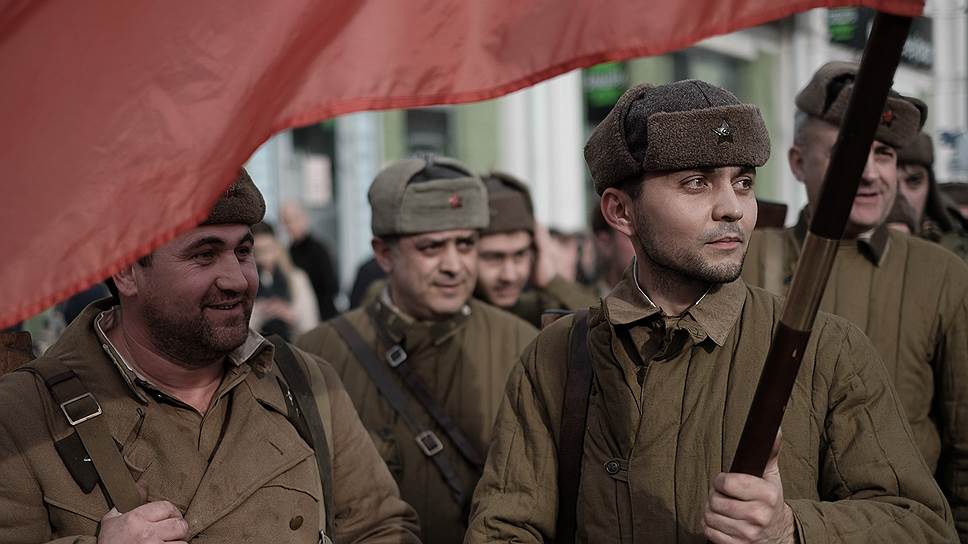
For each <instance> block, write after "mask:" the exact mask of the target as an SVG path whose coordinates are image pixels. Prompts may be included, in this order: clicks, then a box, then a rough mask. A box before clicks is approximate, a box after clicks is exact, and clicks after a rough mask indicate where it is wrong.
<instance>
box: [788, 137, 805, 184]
mask: <svg viewBox="0 0 968 544" xmlns="http://www.w3.org/2000/svg"><path fill="white" fill-rule="evenodd" d="M803 161H804V156H803V150H802V149H800V146H798V145H792V146H790V149H789V150H788V151H787V162H789V163H790V171H791V172H793V177H795V178H797V181H799V182H800V183H803V178H804V173H803Z"/></svg>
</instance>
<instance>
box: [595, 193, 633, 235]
mask: <svg viewBox="0 0 968 544" xmlns="http://www.w3.org/2000/svg"><path fill="white" fill-rule="evenodd" d="M601 206H602V216H603V217H604V218H605V222H606V223H608V224H609V225H610V226H611V227H612V228H613V229H615V230H617V231H618V232H621V233H622V234H624V235H626V236H630V237H631V236H632V235H633V233H634V232H635V227H634V224H633V223H632V199H631V198H630V197H629V195H628V194H627V193H626V192H625V191H622V190H621V189H616V188H615V187H609V188H608V189H605V192H604V193H602V202H601Z"/></svg>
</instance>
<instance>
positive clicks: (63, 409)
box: [60, 393, 101, 427]
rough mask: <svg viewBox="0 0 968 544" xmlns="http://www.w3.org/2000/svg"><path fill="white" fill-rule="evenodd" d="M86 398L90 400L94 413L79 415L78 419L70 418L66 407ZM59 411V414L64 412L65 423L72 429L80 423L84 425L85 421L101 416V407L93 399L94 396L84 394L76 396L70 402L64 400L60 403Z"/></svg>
mask: <svg viewBox="0 0 968 544" xmlns="http://www.w3.org/2000/svg"><path fill="white" fill-rule="evenodd" d="M86 398H90V399H91V402H93V403H94V408H95V409H94V411H93V412H91V413H89V414H84V415H81V416H80V417H78V418H76V419H75V418H74V416H72V415H71V413H70V412H69V411H68V406H69V405H71V404H74V403H75V402H80V401H82V400H84V399H86ZM60 409H61V412H64V415H65V416H66V417H67V422H68V423H70V424H71V426H72V427H77V426H78V425H80V424H81V423H84V422H85V421H87V420H89V419H91V418H95V417H97V416H99V415H101V405H100V404H98V402H97V399H96V398H94V395H92V394H90V393H84V394H83V395H78V396H76V397H74V398H72V399H70V400H66V401H64V402H62V403H60Z"/></svg>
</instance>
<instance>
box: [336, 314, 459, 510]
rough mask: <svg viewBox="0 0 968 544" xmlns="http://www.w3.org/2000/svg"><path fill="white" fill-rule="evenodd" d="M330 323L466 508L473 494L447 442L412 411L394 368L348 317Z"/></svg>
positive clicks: (457, 501)
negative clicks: (446, 451)
mask: <svg viewBox="0 0 968 544" xmlns="http://www.w3.org/2000/svg"><path fill="white" fill-rule="evenodd" d="M330 323H331V324H332V325H333V328H334V329H336V332H337V333H339V335H340V337H341V338H342V339H343V341H344V342H346V345H347V347H349V348H350V351H352V352H353V356H354V357H355V358H356V360H357V361H359V363H360V364H361V365H363V368H364V369H365V370H366V373H367V374H368V375H369V376H370V380H372V381H373V383H374V384H375V385H376V387H377V389H379V390H380V394H381V395H382V396H383V398H384V399H385V400H386V401H387V402H389V403H390V406H392V407H393V409H394V411H396V412H397V413H398V414H400V417H401V419H403V421H404V423H406V424H407V427H410V430H411V431H412V432H413V433H414V435H415V437H414V438H415V440H416V441H417V445H418V446H419V447H420V449H421V450H422V451H423V452H424V455H426V456H427V457H429V458H430V460H431V461H432V462H433V463H434V465H435V466H436V467H437V470H438V471H439V472H440V474H441V476H443V478H444V481H445V482H446V483H447V487H449V488H450V491H451V495H452V496H453V497H454V501H455V502H456V503H457V504H458V505H461V507H465V506H466V505H467V502H468V499H469V498H470V497H469V494H468V493H467V492H466V491H465V490H464V483H463V482H462V481H461V479H460V477H459V476H458V475H457V471H456V470H454V467H453V466H451V464H450V461H449V460H448V459H447V457H446V456H444V455H441V452H442V451H443V449H444V446H443V442H441V441H440V439H439V438H437V435H436V434H435V433H434V432H433V430H432V429H430V428H428V427H426V426H424V425H423V424H422V423H421V422H420V420H419V419H418V418H417V416H416V415H414V414H413V413H412V412H411V410H410V403H409V402H408V400H407V397H406V395H405V394H404V392H403V389H402V388H401V387H400V386H399V385H398V384H397V383H396V380H395V379H394V375H393V373H392V372H391V371H390V368H389V367H390V365H389V364H387V363H386V362H384V361H383V360H381V359H380V358H379V357H378V356H377V354H376V353H375V352H374V351H373V348H372V347H371V346H369V345H368V344H367V343H366V341H365V340H363V337H362V336H360V333H359V332H357V331H356V329H355V328H354V327H353V325H352V323H350V322H349V321H348V320H347V319H346V318H345V317H344V316H339V317H336V318H335V319H333V320H331V321H330Z"/></svg>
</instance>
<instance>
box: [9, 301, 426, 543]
mask: <svg viewBox="0 0 968 544" xmlns="http://www.w3.org/2000/svg"><path fill="white" fill-rule="evenodd" d="M98 304H100V306H99V305H98ZM106 309H107V306H106V305H104V304H103V303H95V305H92V306H89V307H88V308H87V310H85V312H84V313H83V314H81V316H79V317H78V318H77V319H76V320H75V321H74V323H72V324H71V326H70V327H68V328H67V329H66V330H65V332H64V334H63V336H62V337H61V339H60V340H59V341H58V342H57V343H56V344H55V345H54V346H53V347H52V348H50V350H48V351H47V353H46V354H45V356H44V357H41V358H40V359H37V360H36V361H34V362H32V363H30V364H32V365H43V364H45V362H47V361H49V360H50V359H57V360H59V361H60V362H61V363H63V364H64V365H66V366H67V367H68V368H70V369H72V370H74V372H76V373H77V375H78V376H79V378H80V380H81V381H82V382H83V383H84V384H85V385H86V386H87V388H88V389H89V390H90V392H91V393H92V394H93V395H94V397H95V398H96V399H97V401H98V402H99V404H100V406H101V409H102V411H103V415H102V416H100V417H104V418H105V419H106V422H107V425H108V428H109V429H110V432H111V435H112V437H113V438H114V440H115V441H116V442H117V443H118V445H119V447H120V448H121V453H122V455H123V457H124V462H125V464H126V465H127V468H128V469H129V470H130V472H131V474H132V476H133V478H134V480H135V482H136V484H137V487H138V489H139V490H140V492H141V495H142V498H143V499H144V500H145V501H160V500H167V501H170V502H171V503H173V504H174V505H175V506H176V507H177V508H178V509H179V510H180V511H181V512H182V514H183V515H184V517H185V520H186V521H187V522H188V525H189V528H190V533H191V535H190V537H189V539H188V540H189V541H190V542H193V543H199V544H200V543H205V542H213V543H214V542H219V543H229V542H231V543H242V542H259V543H269V542H271V543H283V542H285V543H305V544H316V543H317V541H318V540H319V538H320V537H319V531H320V528H321V525H322V524H321V522H320V516H321V515H322V512H321V509H320V506H319V504H320V501H321V500H322V487H321V483H320V477H319V471H318V468H317V464H316V460H315V456H314V453H313V450H312V448H311V447H310V446H309V445H308V444H307V443H306V442H305V441H303V440H302V438H300V435H299V434H298V432H297V431H296V429H295V428H294V426H293V425H292V424H291V423H290V420H289V419H288V418H287V417H286V414H287V405H286V402H285V399H284V397H283V393H282V388H281V386H280V385H279V383H278V382H277V376H280V374H279V373H278V369H277V368H276V367H275V364H274V363H273V346H272V345H271V344H270V343H268V342H266V341H265V340H263V339H261V337H258V335H255V334H254V333H253V334H251V335H250V339H249V341H248V342H246V344H245V345H244V346H242V347H241V348H239V350H236V352H233V354H231V355H230V359H231V362H229V363H228V366H229V368H227V371H226V375H225V377H224V379H223V382H222V384H221V386H220V387H219V389H218V391H217V392H216V393H215V396H214V397H213V400H212V405H211V407H210V409H209V410H208V411H207V412H206V413H205V415H201V414H199V413H198V412H197V411H195V410H194V409H193V408H191V407H189V406H187V405H185V404H183V403H181V402H179V401H177V400H175V399H173V398H171V397H168V396H167V395H166V394H164V393H161V392H159V391H158V390H157V389H154V388H152V387H150V385H148V384H147V382H144V381H142V380H141V379H140V378H138V377H137V376H136V375H135V374H134V373H133V372H132V371H131V370H130V369H129V368H128V367H127V365H126V363H125V362H124V361H123V359H122V358H121V357H120V356H119V355H118V353H117V352H116V351H115V350H114V349H113V347H112V346H111V345H110V342H109V341H108V340H107V337H106V336H105V335H104V334H101V333H100V332H98V331H97V330H96V327H98V326H104V325H105V320H106V319H109V318H108V315H110V313H108V314H101V312H102V311H103V310H106ZM99 315H100V316H102V317H99ZM294 351H295V352H296V356H297V359H298V360H299V361H300V363H301V364H302V365H303V368H304V371H305V372H307V373H308V375H309V376H310V379H311V382H312V387H313V390H314V392H316V393H317V395H316V396H317V402H319V403H320V405H321V406H325V407H327V409H328V410H329V414H330V417H328V418H326V419H325V420H324V426H325V427H326V428H327V431H328V435H329V436H328V441H329V445H330V448H331V455H332V460H331V464H332V471H333V490H332V492H333V508H334V509H335V512H334V514H335V526H336V535H335V540H336V541H337V542H339V543H341V544H342V543H344V542H358V543H364V542H366V543H387V544H390V543H416V542H419V538H418V532H419V529H418V527H417V522H416V515H415V514H414V512H413V510H412V509H411V508H410V507H409V506H407V505H406V503H404V502H403V501H401V500H400V498H399V495H398V491H397V488H396V485H395V484H394V482H393V479H392V477H391V476H390V474H389V472H388V471H387V469H386V466H385V465H384V464H383V463H382V461H381V459H380V457H379V455H378V454H377V452H376V450H375V448H374V447H373V444H372V442H371V441H370V440H369V438H368V436H367V434H366V431H365V430H364V429H363V427H362V425H361V424H360V420H359V418H358V416H357V415H356V412H355V410H354V409H353V406H352V403H351V401H350V400H349V397H348V396H347V395H346V391H345V390H344V389H343V386H342V385H341V384H340V381H339V378H338V377H337V376H336V373H335V372H334V371H333V370H332V368H330V367H329V366H328V365H326V364H323V363H320V362H319V361H318V360H316V359H315V358H313V357H310V356H309V355H307V354H305V353H302V352H299V351H298V350H294ZM321 413H323V410H321ZM71 432H73V431H72V429H71V428H70V427H69V425H68V424H67V421H66V418H65V417H64V415H63V414H62V413H61V411H60V410H59V409H58V406H57V405H56V404H55V403H54V401H53V399H52V398H51V396H50V393H49V392H48V390H47V388H46V386H45V385H44V383H43V382H42V381H40V379H39V378H38V377H37V376H36V375H35V374H33V373H30V372H24V371H16V372H12V373H10V374H7V375H6V376H4V377H3V378H2V379H0V542H3V543H4V544H37V543H39V542H51V543H57V544H68V543H76V544H80V543H87V544H93V543H95V542H96V540H97V538H96V536H95V535H96V534H97V531H98V524H99V520H100V519H101V518H102V516H104V514H105V513H106V512H107V511H108V503H107V501H106V499H105V496H104V494H103V493H102V492H101V490H100V488H99V487H95V488H94V489H93V490H92V491H91V492H90V493H84V492H83V491H82V490H81V489H80V487H79V486H78V484H77V483H76V482H75V480H74V479H73V478H72V477H71V474H70V473H69V472H68V470H67V468H66V466H65V464H64V462H63V461H62V459H61V458H60V457H59V456H58V453H57V451H56V450H55V448H54V441H55V440H59V439H61V438H63V437H66V436H67V435H69V434H70V433H71Z"/></svg>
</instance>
